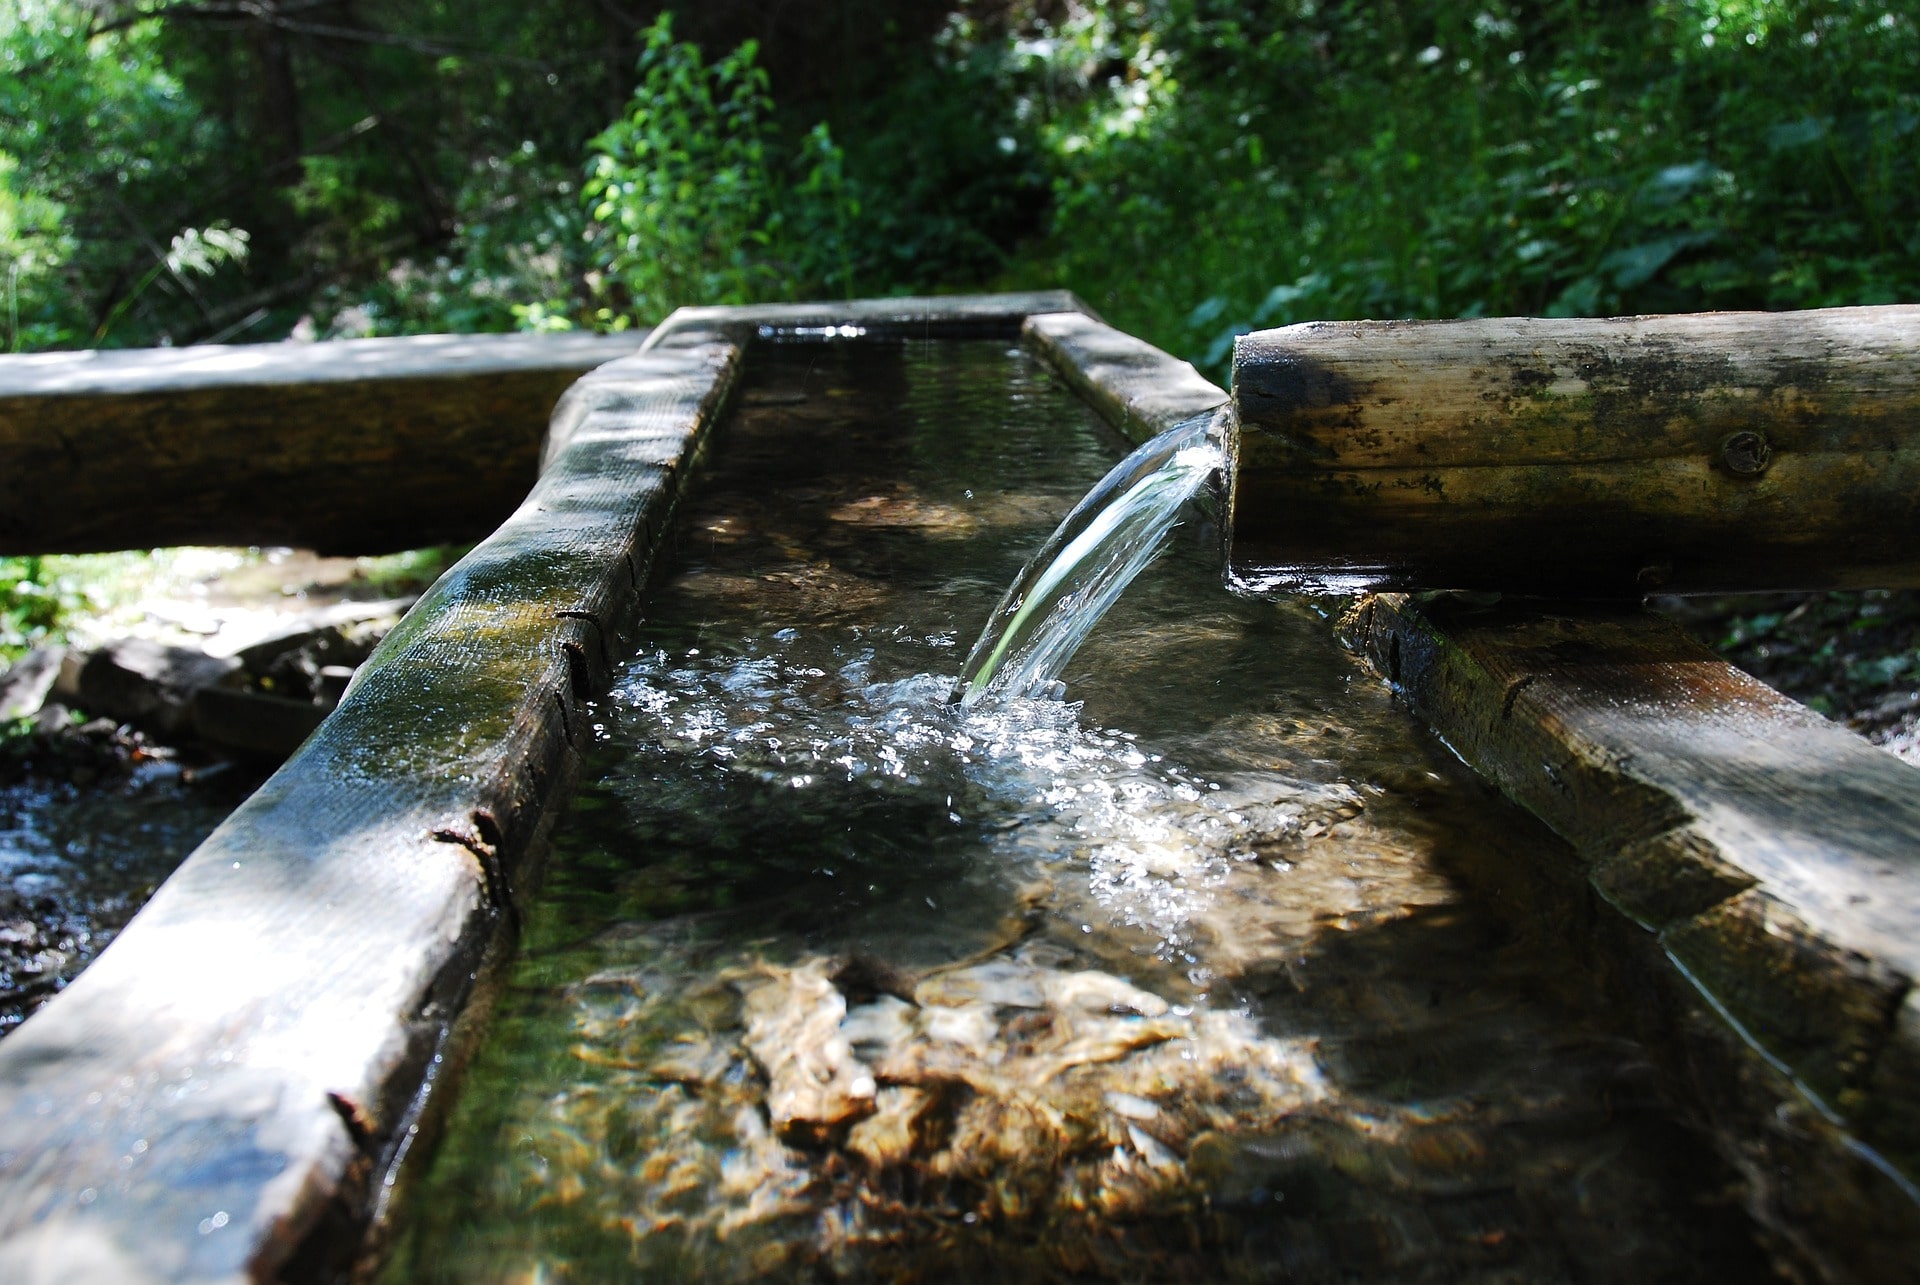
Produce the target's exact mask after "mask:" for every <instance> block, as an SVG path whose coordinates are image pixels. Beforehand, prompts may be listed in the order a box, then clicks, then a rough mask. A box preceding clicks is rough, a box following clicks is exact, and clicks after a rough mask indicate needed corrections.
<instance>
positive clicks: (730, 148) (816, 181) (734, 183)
mask: <svg viewBox="0 0 1920 1285" xmlns="http://www.w3.org/2000/svg"><path fill="white" fill-rule="evenodd" d="M757 54H758V46H757V45H756V44H755V43H754V42H753V41H747V42H745V43H743V44H741V45H740V46H739V47H738V48H736V49H735V50H733V51H732V52H731V53H729V54H727V55H725V56H724V57H722V58H720V59H719V60H718V61H716V62H714V63H713V64H712V65H711V66H709V65H708V64H707V62H706V61H705V58H704V57H703V55H702V54H701V51H700V49H699V47H698V46H697V45H695V44H693V43H691V42H690V41H676V40H674V38H673V16H672V14H671V13H670V12H669V13H663V14H662V15H661V16H660V18H659V19H658V21H656V22H655V23H654V24H653V26H652V27H651V28H649V29H648V32H647V43H646V52H645V53H643V54H642V55H641V57H640V84H639V87H638V88H636V89H635V90H634V94H633V100H632V103H631V104H630V106H629V107H628V110H627V113H626V115H625V116H623V117H622V118H621V119H619V120H617V121H615V122H614V123H613V124H612V125H610V126H608V127H607V129H606V130H605V131H603V132H602V133H601V134H599V135H598V136H597V137H596V138H594V139H593V141H592V142H591V144H589V146H590V148H591V153H592V159H591V161H590V162H589V165H588V169H587V174H588V178H587V184H586V188H585V193H584V195H585V197H586V200H587V202H588V205H589V208H590V209H591V211H592V213H591V215H590V220H591V230H590V235H591V236H592V237H593V239H594V240H595V241H596V242H597V243H598V245H599V248H600V252H601V259H602V261H603V262H604V263H605V265H606V269H607V271H608V273H609V274H610V276H611V277H612V278H613V279H614V280H615V281H616V282H617V283H618V284H619V285H620V286H621V287H623V288H624V291H625V293H626V296H627V304H628V306H629V307H630V308H631V309H632V311H633V312H634V313H635V314H636V315H638V316H639V317H641V318H643V319H645V320H647V321H656V320H658V319H659V318H661V317H663V316H665V315H666V314H667V313H668V312H671V311H672V310H673V309H674V308H676V307H678V306H680V305H681V304H687V303H750V302H754V301H757V300H760V299H766V298H772V297H776V296H780V295H788V294H794V293H802V294H808V293H815V292H818V291H825V292H829V293H839V294H843V295H844V294H849V293H851V287H852V284H853V275H852V247H851V245H850V244H849V242H848V234H849V230H850V226H851V222H852V220H853V218H854V217H855V216H857V215H858V213H859V202H858V200H857V198H856V197H855V196H854V195H853V193H852V191H851V188H850V185H849V184H848V182H847V178H846V171H845V161H844V157H843V155H842V153H841V151H840V149H839V147H837V146H836V145H835V144H834V142H833V138H832V135H831V133H830V132H829V130H828V128H827V126H826V125H824V124H821V125H816V126H814V127H813V128H812V129H811V130H809V131H808V132H807V133H806V135H805V136H804V138H803V139H802V140H801V141H800V144H799V145H798V146H797V147H792V148H785V147H783V146H782V144H781V140H780V138H779V136H778V133H777V130H776V125H775V120H774V112H773V98H772V95H771V93H770V92H769V88H768V81H767V74H766V72H765V70H764V69H762V68H760V67H759V66H757V65H756V64H755V59H756V56H757Z"/></svg>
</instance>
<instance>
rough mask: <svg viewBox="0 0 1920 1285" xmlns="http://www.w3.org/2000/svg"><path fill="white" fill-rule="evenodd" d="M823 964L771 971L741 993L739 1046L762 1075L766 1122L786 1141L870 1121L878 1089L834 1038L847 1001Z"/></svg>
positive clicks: (816, 1137) (822, 1136) (815, 1138)
mask: <svg viewBox="0 0 1920 1285" xmlns="http://www.w3.org/2000/svg"><path fill="white" fill-rule="evenodd" d="M827 974H828V961H826V960H819V959H816V960H810V961H808V962H807V963H804V964H802V965H800V966H799V967H798V968H792V969H776V970H772V975H771V977H769V979H768V980H767V981H765V982H762V983H761V984H759V985H758V986H755V987H753V988H752V989H750V990H748V991H747V992H746V1003H745V1010H746V1011H745V1016H746V1022H747V1034H746V1041H745V1043H746V1046H747V1051H748V1052H750V1053H752V1054H753V1056H754V1058H755V1060H756V1061H758V1062H759V1063H760V1066H761V1068H762V1069H763V1070H765V1071H766V1073H767V1115H768V1117H769V1118H770V1119H771V1120H772V1121H773V1127H774V1129H775V1130H776V1131H777V1132H778V1133H779V1135H780V1136H781V1137H782V1138H783V1139H786V1140H787V1141H790V1142H808V1141H811V1142H824V1141H826V1140H827V1139H828V1138H829V1137H831V1136H832V1135H833V1134H834V1133H835V1132H836V1131H838V1130H839V1129H840V1127H841V1126H843V1125H846V1124H849V1123H851V1122H853V1121H855V1120H858V1119H860V1118H861V1117H863V1116H867V1115H871V1114H872V1113H873V1109H874V1096H875V1093H876V1092H877V1089H878V1086H877V1085H876V1084H875V1083H874V1079H873V1072H872V1071H870V1070H868V1069H867V1067H866V1065H865V1064H864V1063H863V1062H861V1061H860V1059H859V1058H857V1057H855V1056H854V1055H853V1046H852V1044H850V1043H849V1042H848V1041H847V1038H846V1036H845V1035H843V1034H842V1033H841V1030H840V1022H841V1020H842V1019H843V1018H845V1017H846V1015H847V1001H846V999H845V997H844V996H842V995H841V994H840V992H839V991H838V990H837V989H835V987H834V985H833V983H832V982H831V981H830V980H828V976H827Z"/></svg>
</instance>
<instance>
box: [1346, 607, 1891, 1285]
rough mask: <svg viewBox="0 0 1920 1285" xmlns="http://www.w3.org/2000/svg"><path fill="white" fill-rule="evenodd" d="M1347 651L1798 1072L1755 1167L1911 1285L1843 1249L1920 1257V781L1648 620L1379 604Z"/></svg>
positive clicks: (1767, 1124)
mask: <svg viewBox="0 0 1920 1285" xmlns="http://www.w3.org/2000/svg"><path fill="white" fill-rule="evenodd" d="M1343 628H1344V631H1345V632H1346V635H1347V638H1348V642H1349V644H1350V645H1352V646H1354V647H1356V648H1357V649H1360V650H1363V651H1364V652H1366V653H1367V654H1368V655H1369V657H1370V658H1371V660H1372V662H1373V664H1374V665H1375V667H1376V668H1378V669H1379V670H1380V672H1381V673H1382V674H1383V675H1385V676H1386V677H1388V678H1389V679H1390V680H1391V681H1392V682H1393V683H1394V684H1395V685H1396V687H1397V688H1398V690H1399V691H1400V692H1401V694H1402V695H1403V696H1404V698H1405V699H1406V700H1407V702H1408V703H1409V704H1410V705H1411V706H1412V707H1413V709H1414V710H1415V711H1416V712H1417V713H1419V714H1420V715H1421V716H1422V717H1423V718H1425V719H1426V720H1427V721H1428V722H1430V723H1431V724H1432V725H1433V727H1434V728H1435V730H1436V731H1438V732H1439V733H1440V734H1441V735H1442V736H1443V737H1444V738H1445V739H1446V742H1447V744H1448V745H1449V746H1451V747H1452V748H1453V749H1454V750H1455V752H1456V753H1458V754H1459V755H1460V756H1461V757H1462V758H1464V759H1465V760H1466V761H1467V762H1468V763H1469V764H1471V765H1472V766H1473V767H1474V768H1475V769H1477V770H1478V771H1479V772H1480V773H1481V774H1482V775H1483V776H1485V777H1487V778H1488V779H1489V780H1491V781H1492V782H1494V783H1495V784H1497V785H1498V786H1499V787H1500V788H1501V789H1502V790H1503V791H1504V792H1505V793H1507V794H1508V795H1509V796H1511V797H1512V798H1513V799H1515V800H1516V801H1518V802H1519V803H1521V804H1522V805H1523V806H1525V807H1526V808H1527V809H1528V810H1530V811H1532V812H1533V813H1535V814H1536V815H1538V816H1539V817H1540V818H1541V819H1543V820H1544V821H1546V822H1547V824H1549V825H1550V826H1552V827H1553V828H1554V829H1555V830H1557V831H1559V832H1560V833H1561V834H1562V835H1564V836H1566V837H1567V838H1568V839H1569V840H1571V841H1572V842H1573V844H1574V846H1575V848H1576V849H1577V850H1578V851H1579V853H1580V854H1581V856H1582V858H1583V859H1584V860H1585V861H1586V863H1587V877H1588V880H1589V882H1590V883H1591V885H1592V886H1593V888H1594V889H1595V890H1596V891H1597V892H1598V894H1599V895H1600V896H1601V897H1603V898H1604V899H1605V900H1606V901H1607V902H1609V903H1611V904H1612V905H1613V906H1614V907H1615V908H1617V909H1618V910H1620V911H1621V912H1623V913H1624V914H1625V915H1627V916H1628V917H1629V918H1630V919H1631V920H1633V921H1634V923H1636V924H1637V925H1639V926H1640V929H1641V930H1642V931H1641V933H1640V934H1639V935H1640V937H1641V938H1642V939H1643V941H1644V946H1645V948H1646V949H1648V950H1649V951H1651V952H1652V953H1655V954H1657V955H1664V956H1665V957H1666V958H1668V959H1670V960H1671V961H1672V962H1673V963H1674V964H1676V965H1678V969H1679V972H1680V974H1681V975H1682V976H1683V977H1684V978H1685V979H1686V980H1687V982H1688V983H1689V984H1690V986H1692V987H1694V988H1697V991H1698V994H1699V996H1700V997H1701V998H1702V1000H1703V1001H1704V1002H1705V1003H1706V1004H1708V1005H1709V1006H1710V1007H1712V1008H1713V1009H1715V1010H1717V1011H1718V1012H1719V1013H1720V1014H1721V1015H1722V1016H1723V1017H1724V1018H1725V1019H1726V1020H1727V1022H1728V1023H1729V1024H1730V1025H1731V1026H1732V1027H1733V1029H1734V1030H1735V1031H1737V1032H1738V1033H1739V1034H1740V1035H1741V1036H1742V1037H1743V1038H1744V1039H1746V1040H1748V1041H1750V1042H1751V1044H1752V1046H1753V1047H1754V1048H1755V1049H1757V1050H1758V1051H1759V1052H1760V1054H1761V1058H1762V1060H1763V1061H1764V1062H1766V1063H1767V1064H1769V1065H1770V1066H1771V1068H1772V1069H1773V1070H1775V1071H1778V1072H1780V1073H1781V1075H1782V1076H1783V1077H1784V1078H1780V1079H1779V1080H1778V1083H1777V1088H1778V1089H1779V1091H1780V1093H1781V1094H1782V1095H1784V1103H1783V1104H1782V1105H1780V1106H1779V1107H1778V1109H1777V1110H1776V1109H1775V1103H1772V1102H1769V1103H1766V1104H1764V1108H1763V1109H1762V1110H1760V1111H1758V1112H1755V1113H1751V1114H1752V1115H1753V1116H1755V1117H1757V1118H1758V1119H1759V1120H1760V1121H1761V1125H1760V1127H1758V1128H1755V1127H1753V1125H1752V1124H1751V1122H1748V1123H1743V1124H1742V1125H1741V1126H1739V1128H1738V1132H1739V1133H1742V1134H1747V1135H1750V1136H1749V1137H1747V1138H1746V1139H1745V1140H1744V1142H1745V1144H1746V1145H1750V1146H1751V1148H1752V1149H1753V1150H1754V1152H1755V1154H1754V1155H1753V1156H1751V1157H1749V1159H1750V1160H1751V1161H1753V1163H1755V1164H1759V1165H1761V1166H1762V1167H1765V1163H1766V1162H1765V1160H1764V1155H1765V1154H1766V1153H1767V1149H1768V1148H1771V1149H1772V1152H1773V1153H1774V1154H1775V1157H1776V1159H1778V1158H1780V1157H1782V1156H1792V1157H1795V1158H1794V1161H1793V1165H1794V1167H1795V1171H1794V1172H1789V1173H1786V1174H1785V1175H1780V1174H1773V1175H1770V1176H1769V1177H1768V1179H1767V1188H1768V1189H1778V1190H1779V1191H1780V1192H1781V1194H1780V1195H1779V1197H1778V1198H1779V1199H1781V1200H1783V1201H1789V1202H1791V1201H1798V1202H1799V1203H1800V1204H1801V1205H1803V1206H1812V1205H1817V1206H1820V1207H1822V1208H1824V1209H1826V1210H1827V1211H1828V1213H1827V1215H1826V1216H1824V1217H1823V1218H1821V1219H1815V1220H1812V1221H1824V1222H1825V1224H1826V1226H1827V1228H1828V1238H1829V1244H1828V1246H1827V1249H1826V1251H1825V1252H1827V1253H1829V1254H1839V1255H1840V1257H1841V1259H1842V1260H1845V1259H1846V1258H1847V1257H1848V1256H1850V1255H1851V1256H1853V1267H1852V1270H1851V1271H1850V1272H1849V1273H1848V1274H1851V1275H1857V1276H1858V1278H1859V1279H1891V1278H1889V1277H1882V1276H1879V1275H1878V1274H1877V1271H1878V1269H1872V1270H1869V1267H1870V1264H1871V1262H1873V1261H1875V1260H1873V1258H1872V1254H1871V1253H1869V1252H1868V1251H1870V1250H1871V1249H1872V1246H1870V1245H1856V1246H1852V1247H1851V1248H1850V1247H1849V1246H1848V1245H1846V1244H1844V1243H1842V1242H1843V1241H1844V1240H1845V1237H1835V1236H1834V1235H1833V1232H1834V1229H1835V1227H1836V1226H1844V1225H1846V1223H1847V1222H1848V1221H1850V1222H1851V1223H1852V1225H1853V1226H1854V1228H1855V1229H1856V1230H1857V1231H1859V1232H1861V1233H1862V1234H1866V1233H1868V1232H1871V1234H1872V1235H1873V1236H1874V1237H1877V1238H1879V1240H1880V1242H1881V1245H1882V1248H1883V1249H1888V1250H1889V1252H1891V1251H1892V1250H1893V1249H1897V1250H1898V1252H1900V1253H1902V1254H1911V1253H1912V1252H1913V1250H1914V1248H1915V1246H1916V1245H1920V1203H1916V1202H1917V1201H1920V1186H1916V1182H1920V1094H1916V1092H1915V1087H1914V1086H1915V1085H1916V1083H1920V993H1917V992H1916V990H1915V987H1914V981H1915V979H1916V978H1920V770H1916V769H1915V768H1913V767H1911V766H1909V765H1907V764H1906V763H1903V762H1901V761H1900V760H1899V759H1897V758H1895V757H1894V756H1893V755H1891V754H1888V753H1886V752H1885V751H1883V750H1880V749H1877V748H1875V747H1874V746H1872V745H1869V744H1868V743H1867V742H1866V741H1865V740H1863V739H1862V738H1860V737H1859V736H1856V735H1854V734H1853V733H1851V732H1848V731H1846V730H1845V729H1843V728H1841V727H1839V726H1837V725H1835V724H1833V723H1830V722H1828V721H1827V720H1826V719H1823V718H1821V717H1820V716H1819V715H1817V714H1815V713H1813V712H1812V711H1811V710H1809V709H1807V708H1806V707H1804V706H1802V705H1799V704H1797V703H1795V702H1794V701H1791V700H1789V699H1787V698H1786V697H1784V696H1781V695H1780V694H1779V693H1777V692H1775V691H1773V690H1772V689H1771V688H1769V687H1767V686H1765V685H1764V684H1762V683H1760V682H1759V681H1758V680H1756V679H1754V678H1751V677H1749V676H1748V675H1746V674H1744V673H1742V672H1741V671H1739V670H1737V669H1735V668H1733V667H1732V666H1730V665H1728V664H1726V663H1725V662H1724V661H1722V660H1720V659H1719V658H1718V657H1717V656H1715V655H1714V654H1713V653H1712V652H1710V651H1708V650H1707V649H1706V648H1704V647H1702V646H1700V645H1699V644H1698V643H1696V642H1694V641H1693V640H1692V639H1691V638H1689V637H1687V636H1686V635H1685V634H1684V633H1682V632H1681V631H1680V630H1679V629H1678V628H1677V627H1676V626H1674V625H1672V624H1671V623H1670V622H1667V621H1665V620H1663V619H1661V618H1659V617H1656V616H1653V615H1651V614H1648V613H1645V612H1642V611H1639V610H1638V609H1637V608H1630V607H1624V606H1623V607H1620V608H1604V607H1598V606H1592V607H1586V608H1581V607H1577V606H1573V607H1542V606H1540V605H1538V604H1528V603H1520V604H1515V603H1512V602H1504V603H1495V604H1493V605H1477V604H1476V602H1475V601H1473V600H1472V599H1471V598H1469V597H1465V596H1460V595H1452V594H1437V595H1425V596H1422V597H1420V598H1409V597H1407V596H1404V595H1382V596H1380V597H1377V598H1369V599H1363V600H1362V604H1361V605H1360V606H1359V607H1358V608H1357V609H1356V610H1355V611H1354V612H1353V613H1352V614H1351V615H1350V616H1349V618H1348V620H1347V621H1346V622H1345V624H1344V626H1343ZM1765 1070H1766V1068H1764V1067H1761V1066H1759V1065H1750V1066H1748V1067H1747V1068H1746V1070H1745V1071H1744V1072H1742V1073H1741V1076H1740V1077H1728V1078H1729V1080H1731V1079H1733V1078H1740V1079H1744V1080H1745V1081H1747V1083H1744V1084H1741V1083H1732V1082H1726V1083H1720V1084H1709V1085H1707V1086H1706V1087H1707V1088H1708V1090H1709V1092H1708V1095H1707V1097H1708V1100H1709V1101H1710V1102H1731V1101H1738V1100H1740V1099H1741V1098H1743V1097H1750V1096H1752V1089H1753V1083H1752V1081H1753V1080H1754V1077H1755V1076H1756V1075H1758V1076H1761V1077H1762V1078H1764V1076H1765ZM1794 1086H1797V1087H1794ZM1796 1110H1797V1114H1798V1119H1797V1120H1796V1121H1794V1122H1792V1123H1791V1124H1784V1123H1782V1121H1786V1120H1787V1119H1788V1116H1790V1115H1792V1114H1793V1113H1794V1112H1795V1111H1796ZM1783 1113H1785V1114H1783ZM1788 1135H1794V1136H1788ZM1818 1184H1826V1185H1828V1186H1834V1185H1835V1184H1839V1186H1836V1187H1835V1189H1834V1190H1833V1191H1817V1190H1813V1189H1812V1187H1813V1185H1818ZM1842 1187H1844V1188H1845V1189H1846V1190H1845V1194H1840V1188H1842ZM1861 1255H1864V1256H1865V1257H1861ZM1909 1261H1910V1260H1909ZM1885 1265H1886V1264H1884V1263H1883V1264H1882V1266H1885Z"/></svg>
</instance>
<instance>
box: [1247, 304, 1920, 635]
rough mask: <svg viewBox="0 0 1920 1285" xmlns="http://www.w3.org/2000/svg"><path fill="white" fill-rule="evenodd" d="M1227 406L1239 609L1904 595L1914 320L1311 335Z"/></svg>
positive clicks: (1261, 337) (1778, 317) (1368, 327)
mask: <svg viewBox="0 0 1920 1285" xmlns="http://www.w3.org/2000/svg"><path fill="white" fill-rule="evenodd" d="M1233 401H1234V407H1235V412H1236V415H1237V418H1238V422H1239V431H1238V441H1237V444H1236V445H1235V449H1234V452H1233V454H1234V467H1233V477H1232V482H1231V501H1230V505H1231V514H1232V525H1231V535H1230V545H1229V548H1230V552H1229V559H1228V561H1229V574H1230V575H1231V577H1232V578H1233V580H1234V581H1235V582H1236V583H1237V584H1238V585H1240V586H1241V587H1244V588H1248V589H1251V590H1254V591H1272V590H1289V589H1291V590H1301V589H1305V590H1314V589H1345V590H1351V589H1359V588H1397V589H1408V588H1429V589H1479V590H1507V591H1516V592H1530V593H1542V594H1553V595H1558V596H1568V595H1573V596H1582V597H1629V596H1634V595H1638V594H1644V593H1650V592H1667V593H1689V592H1715V591H1734V590H1756V589H1819V588H1867V587H1875V588H1896V587H1912V586H1916V585H1920V537H1916V535H1915V533H1916V532H1920V306H1892V307H1873V308H1833V309H1822V310H1818V311H1810V312H1785V313H1751V312H1749V313H1705V314H1694V315H1682V316H1667V317H1617V318H1606V319H1598V320H1587V319H1549V318H1495V319H1477V320H1469V321H1353V322H1313V323H1308V324H1305V325H1297V326H1289V327H1286V328H1285V329H1281V330H1269V331H1263V332H1259V333H1255V334H1251V335H1247V336H1244V337H1243V338H1241V339H1240V341H1239V342H1238V344H1237V345H1236V346H1235V351H1234V365H1233Z"/></svg>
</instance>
